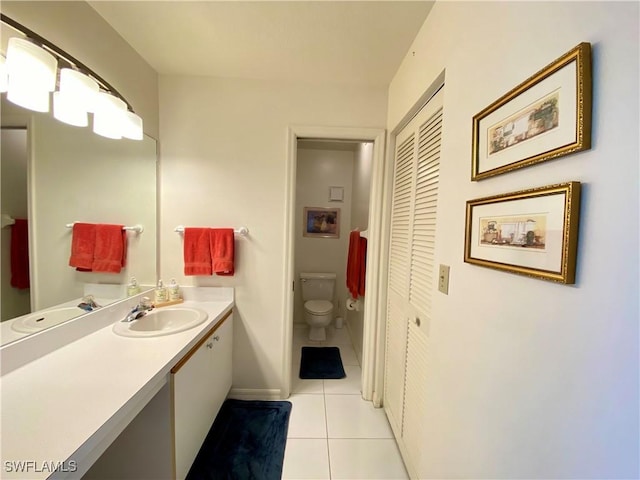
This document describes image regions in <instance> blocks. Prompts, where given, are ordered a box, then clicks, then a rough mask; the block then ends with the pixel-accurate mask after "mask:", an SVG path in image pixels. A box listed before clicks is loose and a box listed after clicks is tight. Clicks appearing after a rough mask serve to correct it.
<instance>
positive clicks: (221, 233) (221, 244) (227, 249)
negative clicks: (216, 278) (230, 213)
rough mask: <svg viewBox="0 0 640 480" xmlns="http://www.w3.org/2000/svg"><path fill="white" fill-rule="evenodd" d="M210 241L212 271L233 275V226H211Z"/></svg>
mask: <svg viewBox="0 0 640 480" xmlns="http://www.w3.org/2000/svg"><path fill="white" fill-rule="evenodd" d="M210 242H211V243H210V248H211V262H212V266H213V271H214V273H216V274H218V275H229V276H231V275H233V273H234V270H235V266H234V262H235V258H234V255H235V253H234V237H233V228H212V229H211V232H210Z"/></svg>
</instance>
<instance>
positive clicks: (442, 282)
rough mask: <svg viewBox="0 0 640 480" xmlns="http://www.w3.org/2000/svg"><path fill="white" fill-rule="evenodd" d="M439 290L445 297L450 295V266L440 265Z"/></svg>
mask: <svg viewBox="0 0 640 480" xmlns="http://www.w3.org/2000/svg"><path fill="white" fill-rule="evenodd" d="M438 290H440V291H441V292H442V293H444V294H445V295H449V265H442V264H440V271H439V272H438Z"/></svg>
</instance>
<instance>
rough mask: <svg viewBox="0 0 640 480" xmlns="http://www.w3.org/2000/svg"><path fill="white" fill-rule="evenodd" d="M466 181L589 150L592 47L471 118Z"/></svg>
mask: <svg viewBox="0 0 640 480" xmlns="http://www.w3.org/2000/svg"><path fill="white" fill-rule="evenodd" d="M472 143H473V147H472V166H471V180H474V181H475V180H482V179H484V178H487V177H490V176H493V175H499V174H501V173H506V172H509V171H512V170H516V169H519V168H523V167H528V166H530V165H534V164H536V163H540V162H544V161H547V160H551V159H553V158H558V157H561V156H563V155H568V154H570V153H574V152H579V151H581V150H587V149H589V148H591V45H590V44H589V43H586V42H584V43H581V44H579V45H578V46H577V47H575V48H573V49H572V50H571V51H569V52H567V53H566V54H564V55H563V56H561V57H560V58H558V59H557V60H555V61H554V62H553V63H551V64H550V65H547V66H546V67H544V68H543V69H542V70H540V71H539V72H537V73H536V74H534V75H533V76H532V77H530V78H528V79H527V80H525V81H524V82H523V83H521V84H520V85H518V86H517V87H515V88H514V89H513V90H511V91H510V92H508V93H506V94H505V95H503V96H502V97H500V98H499V99H498V100H496V101H495V102H493V103H492V104H491V105H489V106H488V107H487V108H485V109H484V110H482V111H481V112H480V113H478V114H477V115H475V116H474V117H473V142H472Z"/></svg>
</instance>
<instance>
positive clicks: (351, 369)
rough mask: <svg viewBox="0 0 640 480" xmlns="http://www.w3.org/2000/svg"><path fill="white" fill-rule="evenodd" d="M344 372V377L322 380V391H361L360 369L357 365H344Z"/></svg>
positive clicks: (357, 392)
mask: <svg viewBox="0 0 640 480" xmlns="http://www.w3.org/2000/svg"><path fill="white" fill-rule="evenodd" d="M344 372H345V373H346V374H347V376H346V378H340V379H338V380H324V393H334V394H335V393H340V394H355V395H360V394H361V393H362V369H361V368H360V367H359V366H358V365H344ZM363 401H364V400H363Z"/></svg>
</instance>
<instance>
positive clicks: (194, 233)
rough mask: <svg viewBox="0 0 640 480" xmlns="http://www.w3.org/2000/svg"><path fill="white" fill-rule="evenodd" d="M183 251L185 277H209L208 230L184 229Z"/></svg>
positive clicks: (209, 251) (209, 252)
mask: <svg viewBox="0 0 640 480" xmlns="http://www.w3.org/2000/svg"><path fill="white" fill-rule="evenodd" d="M183 251H184V274H185V275H211V250H210V246H209V229H208V228H185V229H184V245H183Z"/></svg>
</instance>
